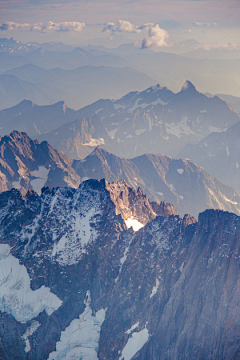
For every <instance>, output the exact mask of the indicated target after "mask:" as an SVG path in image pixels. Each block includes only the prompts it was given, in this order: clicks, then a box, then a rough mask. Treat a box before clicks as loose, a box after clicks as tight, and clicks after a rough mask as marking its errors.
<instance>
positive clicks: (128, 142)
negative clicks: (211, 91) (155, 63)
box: [38, 81, 239, 159]
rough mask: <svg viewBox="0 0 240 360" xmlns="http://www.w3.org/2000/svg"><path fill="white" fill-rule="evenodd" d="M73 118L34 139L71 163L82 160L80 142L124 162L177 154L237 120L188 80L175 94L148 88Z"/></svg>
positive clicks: (220, 101)
mask: <svg viewBox="0 0 240 360" xmlns="http://www.w3.org/2000/svg"><path fill="white" fill-rule="evenodd" d="M78 116H79V118H78V120H76V121H74V122H71V123H69V124H67V125H63V126H61V127H60V128H58V129H56V131H55V130H53V131H51V132H49V133H48V134H43V135H41V136H39V137H38V139H39V140H47V141H48V142H49V143H50V144H51V145H52V146H54V147H55V148H56V149H58V150H61V151H63V152H65V153H66V154H67V155H68V156H70V157H73V158H76V159H77V158H78V159H79V158H83V156H81V150H82V149H81V147H80V148H78V146H79V145H83V144H86V145H91V144H92V145H101V147H103V148H104V149H105V150H107V151H110V152H112V153H114V154H115V155H118V156H121V157H125V158H132V157H134V156H138V155H142V154H145V153H164V154H167V155H170V156H176V155H177V154H178V152H179V151H180V150H182V148H183V147H184V146H185V145H186V144H188V143H193V144H196V143H197V142H198V141H199V140H201V139H202V138H203V137H205V136H207V135H208V134H210V133H211V132H212V131H225V130H227V129H228V128H229V127H230V126H231V125H233V124H235V123H236V122H237V121H239V116H238V115H237V114H236V113H235V112H234V111H233V110H232V109H231V108H230V107H229V106H228V105H227V103H225V102H224V101H222V100H220V99H219V98H218V97H214V98H211V99H210V98H208V97H206V96H205V95H203V94H201V93H199V92H198V91H197V90H196V89H195V87H194V86H193V85H192V84H191V83H190V82H189V81H187V82H186V83H185V84H184V85H183V87H182V90H181V91H180V92H179V93H177V94H175V93H173V92H172V91H170V90H168V89H167V88H165V87H164V88H162V87H160V86H159V85H158V86H153V87H151V88H149V89H147V90H145V91H143V92H140V93H139V92H132V93H129V94H127V95H126V96H124V97H123V98H121V99H119V100H115V101H110V100H105V101H103V100H102V101H99V102H97V103H94V104H92V105H90V106H88V107H86V108H84V109H81V110H79V111H78ZM86 135H87V136H88V138H86ZM83 136H84V137H85V138H86V140H84V138H83ZM83 141H85V142H83Z"/></svg>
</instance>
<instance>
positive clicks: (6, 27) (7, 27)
mask: <svg viewBox="0 0 240 360" xmlns="http://www.w3.org/2000/svg"><path fill="white" fill-rule="evenodd" d="M30 28H31V25H30V24H27V23H25V24H19V23H15V22H13V21H9V22H6V23H2V24H0V30H1V31H11V30H19V29H21V30H29V29H30Z"/></svg>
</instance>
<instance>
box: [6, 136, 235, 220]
mask: <svg viewBox="0 0 240 360" xmlns="http://www.w3.org/2000/svg"><path fill="white" fill-rule="evenodd" d="M0 154H1V156H0V190H1V191H6V190H9V189H11V188H16V189H19V190H21V192H22V193H23V194H26V192H27V191H28V190H29V189H30V188H32V189H34V191H36V192H37V193H38V194H39V195H40V194H41V189H42V188H43V187H44V186H49V187H58V186H67V187H73V188H78V186H79V184H80V183H81V182H84V181H85V180H88V179H102V178H105V179H106V180H107V181H108V182H109V183H112V182H116V181H121V180H123V181H124V182H125V184H128V186H130V187H132V188H133V189H135V191H138V188H139V187H140V188H141V191H143V192H144V193H145V194H146V195H147V196H148V197H149V199H150V201H151V202H155V203H160V202H161V201H163V200H166V201H167V202H168V203H172V204H174V205H175V207H176V209H177V211H178V213H179V214H181V215H184V214H186V213H190V214H191V215H194V216H197V215H198V214H199V212H201V211H203V210H205V209H206V208H215V209H222V210H228V211H232V212H235V213H236V214H240V198H239V196H238V195H237V194H236V190H235V189H234V188H232V187H230V186H227V185H224V184H223V183H221V182H220V181H219V180H218V179H216V178H214V177H213V176H211V175H210V174H209V173H207V172H206V171H205V170H203V169H202V168H200V167H199V166H197V165H196V164H195V163H193V162H192V161H190V160H187V159H179V160H175V159H173V158H171V157H169V156H166V155H163V154H158V155H154V154H145V155H142V156H139V157H136V158H133V159H124V158H119V157H117V156H116V155H113V154H111V153H109V152H107V151H106V150H103V149H101V148H99V147H97V148H96V149H95V150H94V151H93V152H92V153H91V154H90V155H88V156H87V157H86V158H85V159H83V160H73V159H71V158H69V157H67V156H66V155H64V154H63V153H61V152H58V151H57V150H54V149H53V148H52V147H51V146H50V145H49V144H48V143H47V142H46V141H43V142H42V143H40V144H39V143H38V142H37V141H36V140H34V141H33V140H31V139H30V138H29V137H28V136H27V134H26V133H19V132H17V131H14V132H12V133H11V134H10V135H8V136H4V137H2V139H1V141H0ZM151 206H152V205H151ZM154 211H155V212H156V213H157V210H154Z"/></svg>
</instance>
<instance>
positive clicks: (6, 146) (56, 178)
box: [0, 131, 80, 194]
mask: <svg viewBox="0 0 240 360" xmlns="http://www.w3.org/2000/svg"><path fill="white" fill-rule="evenodd" d="M72 163H73V160H72V159H70V158H68V157H67V156H66V155H64V154H63V153H59V152H58V151H57V150H54V149H53V148H52V147H51V146H50V145H49V144H48V143H47V142H46V141H43V142H42V143H41V144H39V143H38V141H37V140H31V139H30V138H29V137H28V135H27V134H26V133H19V132H18V131H13V132H12V133H11V134H10V135H7V136H3V137H2V138H1V140H0V191H6V190H9V189H11V188H12V187H14V188H17V189H19V190H21V191H22V192H23V193H24V194H26V192H27V190H28V189H29V188H33V189H34V190H35V191H36V192H37V193H38V194H40V193H41V188H42V187H44V185H45V186H51V187H53V186H70V187H74V188H75V187H78V186H79V184H80V177H79V176H78V175H77V174H76V173H75V171H74V170H73V169H72Z"/></svg>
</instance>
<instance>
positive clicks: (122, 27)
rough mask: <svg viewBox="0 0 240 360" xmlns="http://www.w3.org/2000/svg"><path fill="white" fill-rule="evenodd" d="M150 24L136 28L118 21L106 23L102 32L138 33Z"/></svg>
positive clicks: (125, 22)
mask: <svg viewBox="0 0 240 360" xmlns="http://www.w3.org/2000/svg"><path fill="white" fill-rule="evenodd" d="M150 25H152V24H144V25H141V26H136V25H134V24H132V23H130V21H125V20H118V21H117V23H116V24H115V23H113V22H108V23H107V24H106V25H105V26H104V28H103V29H102V32H105V31H111V32H127V33H140V32H141V31H142V30H143V29H146V28H147V27H149V26H150Z"/></svg>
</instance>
